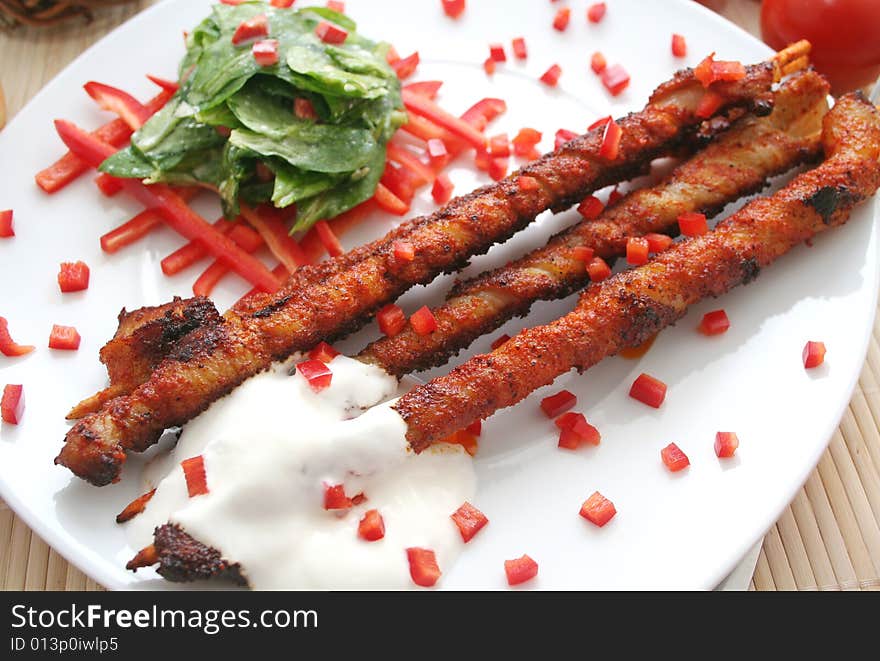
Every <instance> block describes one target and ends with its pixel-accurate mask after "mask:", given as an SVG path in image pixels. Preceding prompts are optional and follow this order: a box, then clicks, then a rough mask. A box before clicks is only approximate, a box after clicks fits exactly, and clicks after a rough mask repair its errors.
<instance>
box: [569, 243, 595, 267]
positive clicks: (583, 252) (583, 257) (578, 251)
mask: <svg viewBox="0 0 880 661" xmlns="http://www.w3.org/2000/svg"><path fill="white" fill-rule="evenodd" d="M571 256H572V258H574V259H576V260H578V261H579V262H583V263H584V264H589V263H590V262H591V261H593V249H592V248H590V247H589V246H575V247H574V248H572V249H571Z"/></svg>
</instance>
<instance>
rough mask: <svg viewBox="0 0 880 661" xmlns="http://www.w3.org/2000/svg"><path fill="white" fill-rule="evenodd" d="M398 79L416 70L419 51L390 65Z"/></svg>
mask: <svg viewBox="0 0 880 661" xmlns="http://www.w3.org/2000/svg"><path fill="white" fill-rule="evenodd" d="M391 66H392V67H393V68H394V72H395V73H396V74H397V77H398V78H400V80H406V79H407V78H409V77H410V76H411V75H413V74H414V73H415V72H416V69H417V68H418V66H419V53H418V51H416V52H415V53H413V54H411V55H407V56H406V57H405V58H403V59H402V60H398V61H397V62H395V63H394V64H392V65H391Z"/></svg>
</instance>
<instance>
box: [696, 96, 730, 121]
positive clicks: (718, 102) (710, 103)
mask: <svg viewBox="0 0 880 661" xmlns="http://www.w3.org/2000/svg"><path fill="white" fill-rule="evenodd" d="M722 105H724V97H723V96H721V95H720V94H718V93H717V92H714V91H712V90H706V91H705V92H703V96H702V97H701V98H700V102H699V103H698V104H697V107H696V109H695V110H694V114H695V115H696V116H697V117H699V118H700V119H709V118H710V117H712V115H714V114H715V113H716V112H718V109H719V108H720V107H721V106H722Z"/></svg>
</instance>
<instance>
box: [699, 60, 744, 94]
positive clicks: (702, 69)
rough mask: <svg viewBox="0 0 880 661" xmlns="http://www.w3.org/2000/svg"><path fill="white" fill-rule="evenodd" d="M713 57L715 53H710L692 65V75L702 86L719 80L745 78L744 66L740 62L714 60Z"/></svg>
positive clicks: (707, 85)
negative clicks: (695, 64) (694, 65)
mask: <svg viewBox="0 0 880 661" xmlns="http://www.w3.org/2000/svg"><path fill="white" fill-rule="evenodd" d="M714 58H715V53H710V54H709V55H708V56H706V58H704V59H703V60H702V61H701V62H700V63H699V64H698V65H697V66H696V67H694V77H695V78H696V79H697V80H699V81H700V82H701V83H702V84H703V87H709V85H711V84H712V83H714V82H717V81H719V80H724V81H736V80H742V79H743V78H745V76H746V68H745V67H744V66H743V65H742V63H741V62H723V61H718V62H716V61H715V59H714Z"/></svg>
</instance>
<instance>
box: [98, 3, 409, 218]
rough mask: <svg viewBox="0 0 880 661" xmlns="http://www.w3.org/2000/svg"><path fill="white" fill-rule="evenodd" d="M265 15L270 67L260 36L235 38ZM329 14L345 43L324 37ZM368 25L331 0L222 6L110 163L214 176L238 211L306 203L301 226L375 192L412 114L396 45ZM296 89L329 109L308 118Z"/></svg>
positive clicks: (187, 178) (139, 173)
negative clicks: (170, 90) (368, 31)
mask: <svg viewBox="0 0 880 661" xmlns="http://www.w3.org/2000/svg"><path fill="white" fill-rule="evenodd" d="M258 14H265V15H266V16H267V18H268V21H269V26H270V32H269V38H271V39H277V40H278V53H279V61H278V64H276V65H272V66H267V67H261V66H260V65H259V64H257V62H256V60H255V59H254V57H253V55H252V53H251V46H252V44H251V43H249V42H248V43H242V44H239V45H235V44H233V43H232V35H233V33H234V32H235V30H236V28H237V27H238V26H239V24H241V22H242V21H245V20H248V19H251V18H253V17H254V16H257V15H258ZM322 20H327V21H330V22H332V23H334V24H336V25H338V26H340V27H342V28H344V29H345V30H347V31H348V37H347V38H346V40H345V42H344V43H342V44H337V45H334V44H327V43H324V42H323V41H321V39H319V38H318V36H317V35H316V34H315V27H316V26H317V25H318V24H319V23H320V22H321V21H322ZM356 29H357V26H356V25H355V23H354V22H353V21H352V20H351V19H349V18H348V17H347V16H345V15H343V14H340V13H337V12H335V11H333V10H331V9H327V8H324V7H307V8H303V9H298V10H295V9H276V8H274V7H270V6H268V5H267V4H265V3H263V2H245V3H242V4H240V5H235V6H230V5H225V4H220V5H216V6H214V7H213V9H212V13H211V15H210V16H209V17H208V18H206V19H205V20H204V21H202V23H201V24H199V25H198V27H196V28H195V29H194V30H193V31H192V32H191V33H190V34H189V36H188V37H187V41H186V45H187V52H186V56H185V57H184V59H183V61H182V62H181V64H180V71H179V75H180V80H181V87H180V90H179V91H178V92H177V93H176V94H175V95H174V97H173V98H172V99H171V100H170V101H169V102H168V104H167V105H166V106H165V107H164V108H163V109H162V110H160V111H159V112H158V113H157V114H156V115H154V116H153V117H152V118H151V119H150V120H149V121H148V122H147V123H145V124H144V125H143V126H142V127H141V128H140V130H138V131H137V132H136V133H135V134H134V136H132V140H131V146H130V147H128V148H126V149H123V150H121V151H119V152H118V153H116V154H115V155H113V156H111V157H110V158H108V159H107V160H106V161H104V163H103V164H102V165H101V171H102V172H107V173H109V174H111V175H114V176H117V177H130V178H137V179H142V180H143V181H144V182H145V183H157V182H165V183H170V184H180V185H192V184H200V185H208V186H210V187H212V188H215V189H216V190H217V191H219V193H220V196H221V198H222V201H223V211H224V214H225V215H226V216H227V217H229V218H233V217H235V216H236V215H238V209H239V199H241V200H243V201H245V202H246V203H248V204H258V203H261V202H268V201H270V200H271V202H272V203H273V204H274V205H275V206H276V207H279V208H281V207H287V206H289V205H291V204H294V203H295V204H296V208H297V216H296V222H295V224H294V226H293V228H292V230H291V231H298V230H303V229H307V228H308V227H310V226H311V225H312V224H314V223H315V222H316V221H318V220H320V219H322V218H332V217H333V216H336V215H338V214H340V213H342V212H343V211H346V210H347V209H350V208H351V207H353V206H355V205H356V204H359V203H360V202H363V201H364V200H366V199H368V198H369V197H371V196H372V195H373V192H374V190H375V188H376V184H377V182H378V181H379V178H380V177H381V176H382V172H383V169H384V165H385V145H386V143H387V142H388V140H389V139H390V138H391V136H392V134H393V133H394V132H395V130H396V129H397V128H398V127H399V126H401V125H402V124H404V123H405V122H406V115H405V113H404V112H403V110H402V108H403V104H402V101H401V98H400V82H399V81H398V79H397V76H396V75H395V73H394V71H393V69H391V67H390V66H388V64H387V62H386V61H385V54H386V52H387V51H388V48H389V46H388V45H387V44H384V43H376V42H373V41H370V40H368V39H366V38H364V37H363V36H361V35H359V34H357V32H356ZM295 99H307V100H308V101H309V102H311V104H312V106H313V108H314V111H315V113H316V114H317V116H318V118H317V120H313V119H307V118H300V117H297V115H296V114H295V113H294V100H295ZM220 127H224V128H220ZM259 164H262V166H259ZM258 166H259V167H258ZM263 166H265V167H263ZM266 168H268V170H270V171H271V174H268V173H267V171H266Z"/></svg>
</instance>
